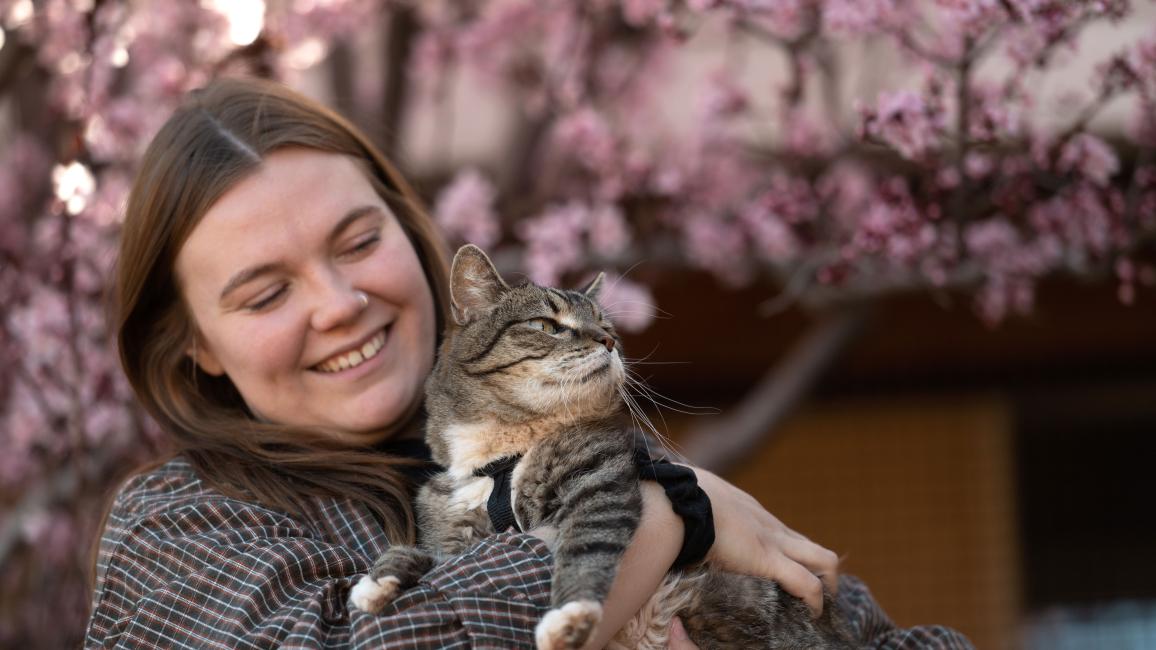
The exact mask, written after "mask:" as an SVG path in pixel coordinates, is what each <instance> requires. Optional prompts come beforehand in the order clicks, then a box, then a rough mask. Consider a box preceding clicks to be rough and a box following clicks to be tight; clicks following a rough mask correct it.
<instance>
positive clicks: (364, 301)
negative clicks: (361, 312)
mask: <svg viewBox="0 0 1156 650" xmlns="http://www.w3.org/2000/svg"><path fill="white" fill-rule="evenodd" d="M356 293H357V302H359V303H361V308H362V309H365V308H366V307H368V306H369V295H367V294H366V293H365V292H364V291H357V292H356Z"/></svg>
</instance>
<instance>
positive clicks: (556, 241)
mask: <svg viewBox="0 0 1156 650" xmlns="http://www.w3.org/2000/svg"><path fill="white" fill-rule="evenodd" d="M589 214H590V209H589V207H588V206H586V205H585V204H582V203H579V202H576V201H572V202H570V203H566V204H553V205H550V206H547V207H546V209H545V210H544V211H543V212H542V213H541V214H539V215H538V216H535V217H533V218H530V219H527V220H525V221H523V222H521V223H519V224H518V235H519V237H521V238H522V240H523V241H524V242H526V246H527V250H526V260H525V265H526V270H527V271H528V273H529V275H530V279H531V280H532V281H533V282H535V283H537V284H540V285H543V286H557V285H558V283H559V281H560V280H561V277H562V274H563V273H566V272H569V271H573V270H576V269H578V268H579V267H580V266H581V264H582V256H583V252H584V250H583V249H584V247H583V245H582V238H583V235H585V234H586V223H587V220H588V218H589Z"/></svg>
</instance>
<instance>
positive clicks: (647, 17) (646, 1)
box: [621, 0, 669, 27]
mask: <svg viewBox="0 0 1156 650" xmlns="http://www.w3.org/2000/svg"><path fill="white" fill-rule="evenodd" d="M621 2H622V17H623V19H625V21H626V24H628V25H632V26H634V27H642V26H644V25H646V24H647V23H649V22H651V21H653V20H655V19H656V18H658V17H659V16H660V15H661V14H662V13H664V12H666V11H668V10H669V7H668V0H621Z"/></svg>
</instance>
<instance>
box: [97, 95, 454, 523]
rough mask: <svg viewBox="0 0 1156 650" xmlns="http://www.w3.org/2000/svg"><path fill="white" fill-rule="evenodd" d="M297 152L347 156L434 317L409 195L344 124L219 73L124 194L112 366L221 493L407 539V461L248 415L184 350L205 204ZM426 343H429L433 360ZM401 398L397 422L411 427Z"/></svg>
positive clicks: (175, 118) (189, 337)
mask: <svg viewBox="0 0 1156 650" xmlns="http://www.w3.org/2000/svg"><path fill="white" fill-rule="evenodd" d="M283 147H305V148H309V149H315V150H320V151H324V152H330V153H338V154H343V155H346V156H349V157H351V158H353V159H354V160H356V161H358V162H359V164H360V165H361V167H362V168H363V169H364V170H365V172H366V173H367V175H368V177H369V180H370V182H371V183H372V184H373V186H374V188H375V189H376V191H377V192H378V194H380V195H381V197H382V199H383V200H384V201H385V202H386V205H388V206H389V207H390V209H391V210H392V211H393V213H394V214H395V215H396V216H397V219H398V221H399V222H400V223H401V226H402V228H403V229H404V230H405V232H406V234H407V235H408V236H409V239H410V241H411V243H412V244H413V246H414V249H415V250H416V251H417V254H418V257H419V259H420V260H421V264H422V268H423V269H424V271H425V276H426V279H427V280H428V282H429V284H430V288H431V290H432V292H433V297H434V300H435V302H436V304H437V305H438V310H437V321H438V322H437V331H439V332H440V331H441V329H442V326H443V324H444V323H445V316H446V315H445V311H444V310H445V305H447V304H448V302H449V301H448V297H449V296H448V279H447V277H448V271H447V260H446V252H445V248H444V246H443V244H442V241H441V238H440V236H439V235H438V233H437V231H436V229H435V227H434V225H433V223H432V221H431V219H430V218H429V217H428V215H427V213H426V212H425V210H424V209H423V208H422V206H421V203H420V201H419V200H418V198H417V195H416V194H415V192H414V191H413V189H412V188H411V187H410V186H409V185H408V183H406V181H405V180H404V179H403V178H402V177H401V175H400V174H399V173H398V172H397V170H396V169H395V168H394V167H393V165H391V164H390V163H389V161H387V160H386V159H385V158H384V156H382V155H381V154H380V153H379V152H378V151H377V150H376V149H375V148H374V147H373V145H372V144H371V143H370V142H369V140H368V139H367V138H366V137H365V136H364V135H363V134H361V133H360V132H359V131H358V130H357V129H356V128H355V127H354V126H352V125H351V124H350V123H349V122H347V121H346V120H344V119H343V118H341V117H340V116H339V115H337V114H336V113H334V112H333V111H331V110H329V109H327V108H325V107H323V106H321V105H319V104H317V103H316V102H313V101H311V100H309V99H307V98H305V97H303V96H301V95H299V94H297V93H295V92H293V91H291V90H289V89H288V88H285V87H284V86H281V85H278V84H276V83H273V82H268V81H261V80H256V79H220V80H217V81H214V82H212V83H211V84H210V85H208V86H206V87H205V88H202V89H200V90H197V91H193V92H192V93H190V94H189V95H188V97H187V98H186V99H185V101H184V103H183V104H182V105H181V106H180V108H178V109H177V111H176V112H175V113H174V114H173V115H172V117H170V118H169V120H168V122H166V123H165V125H164V126H163V127H162V128H161V129H160V131H159V132H158V133H157V135H156V136H155V137H154V138H153V141H152V143H151V144H150V145H149V147H148V150H147V151H146V153H145V155H144V158H143V159H142V161H141V164H140V171H139V172H138V174H137V177H136V180H135V182H134V184H133V187H132V191H131V193H130V195H129V199H128V205H127V209H126V215H125V222H124V230H123V234H122V240H121V247H120V257H119V261H118V266H117V272H116V283H115V287H114V293H113V296H112V298H113V318H114V321H113V323H114V324H115V327H116V332H117V342H118V344H119V350H120V360H121V364H122V366H123V367H124V372H125V374H126V375H127V376H128V379H129V381H130V382H131V384H132V386H133V389H134V390H135V391H136V394H137V397H138V398H139V399H140V401H141V403H142V404H143V405H144V407H145V408H146V409H147V410H148V411H149V413H150V414H151V415H152V416H153V417H154V418H155V419H156V420H157V421H158V422H159V423H160V425H161V426H162V427H163V428H164V429H166V430H167V431H168V432H170V433H171V435H172V436H173V438H174V439H175V443H176V444H175V447H176V451H177V452H180V453H182V454H184V455H185V456H186V457H187V458H188V459H189V460H190V461H191V463H192V464H193V466H194V468H195V469H196V470H197V472H198V473H199V475H200V476H201V477H203V478H204V479H205V480H206V481H208V482H209V483H210V484H211V485H212V486H213V487H215V488H217V489H219V490H221V491H222V492H225V493H226V494H231V495H236V496H243V497H245V498H255V499H257V500H258V501H261V502H263V503H265V504H266V505H270V506H273V507H277V508H281V509H284V510H287V511H290V512H298V513H301V512H304V511H306V509H307V508H308V505H307V497H309V496H345V497H351V498H354V499H358V500H360V501H362V502H363V503H365V504H366V505H368V506H369V507H370V508H371V509H372V510H373V512H374V513H375V514H376V515H377V517H378V518H379V519H380V520H381V522H382V524H383V527H384V529H385V531H386V534H387V535H388V536H389V538H390V539H392V540H394V541H412V540H413V538H414V531H415V525H414V517H413V512H412V508H411V507H410V497H411V488H410V486H409V485H408V483H407V481H406V480H405V479H404V478H403V475H402V473H401V472H400V471H399V467H400V466H402V465H405V464H411V463H412V461H409V460H407V459H403V458H397V457H391V456H389V455H387V454H383V453H381V452H379V451H374V450H371V449H350V448H347V447H342V446H340V445H339V444H338V443H337V442H335V437H334V436H332V435H327V432H325V431H319V430H311V429H304V428H299V427H296V428H295V427H288V426H283V425H278V424H272V423H267V422H261V421H258V420H256V419H255V418H253V417H251V415H250V413H249V412H248V409H247V408H246V406H245V403H244V401H243V400H242V399H241V395H240V394H239V393H238V391H237V389H236V388H235V387H234V386H233V384H232V383H231V382H230V381H229V379H228V378H227V377H214V376H211V375H209V374H207V373H205V372H203V371H201V370H200V369H199V368H198V367H197V366H196V364H195V363H193V361H192V360H191V359H190V358H189V356H188V354H187V351H188V350H189V348H190V345H191V344H192V342H193V341H194V336H195V324H194V322H193V319H192V316H191V313H190V311H189V309H188V308H187V306H186V305H185V303H184V302H183V300H182V298H181V294H180V291H179V287H178V284H177V279H176V275H175V272H174V265H175V261H176V257H177V253H178V251H180V249H181V246H182V245H183V244H184V242H185V240H186V239H187V238H188V236H189V234H190V233H191V232H192V230H193V228H195V227H196V225H197V224H198V223H199V222H200V219H201V217H202V216H204V214H205V213H206V211H208V209H209V207H210V206H212V205H213V203H214V202H216V201H217V199H218V198H220V197H221V196H222V195H223V194H224V193H225V192H226V191H227V190H228V189H230V188H231V187H233V186H234V185H235V184H236V183H237V182H239V181H240V180H242V179H243V178H245V177H247V176H248V175H249V174H252V173H253V172H255V171H256V169H257V168H258V167H259V166H260V165H261V161H262V160H263V159H264V158H265V157H266V156H267V155H268V154H270V153H271V152H273V151H275V150H277V149H281V148H283ZM432 353H433V351H431V354H432ZM419 418H420V405H417V404H415V405H413V407H412V408H411V409H410V411H409V412H408V414H407V415H406V416H404V417H403V418H401V421H399V422H396V423H394V425H393V426H394V427H396V428H397V429H398V430H401V429H405V428H411V427H413V426H416V424H417V420H418V419H419Z"/></svg>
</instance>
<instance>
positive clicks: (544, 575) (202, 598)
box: [85, 498, 552, 648]
mask: <svg viewBox="0 0 1156 650" xmlns="http://www.w3.org/2000/svg"><path fill="white" fill-rule="evenodd" d="M369 563H370V559H369V558H367V557H365V556H364V555H363V554H362V553H360V552H358V551H356V550H353V549H349V548H347V547H344V546H341V545H336V544H332V543H328V542H325V541H322V540H320V539H318V538H317V537H316V536H314V535H312V534H310V532H309V531H308V530H306V529H305V528H304V527H303V526H301V525H300V524H298V523H297V522H295V521H294V520H293V519H291V518H289V517H288V516H286V515H284V514H280V513H276V512H273V511H270V510H266V509H264V508H261V507H260V506H257V505H255V504H250V503H247V502H242V501H235V500H229V499H225V498H214V499H207V500H205V499H201V500H196V501H194V502H192V503H186V504H184V505H181V506H180V507H165V508H161V509H160V510H157V511H154V512H151V513H149V514H146V515H143V516H142V515H127V514H126V513H125V512H123V511H122V510H120V509H118V508H115V507H114V509H113V512H112V514H111V515H110V518H109V522H108V524H107V525H106V528H105V534H104V536H103V538H102V543H101V549H100V552H99V558H98V564H97V571H98V583H97V592H96V594H95V596H94V602H93V614H92V618H91V621H90V623H89V630H88V634H87V638H86V642H85V647H86V648H97V647H101V648H110V647H116V648H156V647H164V648H272V647H279V648H362V647H374V648H516V647H530V646H531V645H532V643H533V638H534V636H533V630H534V624H535V623H536V622H537V620H538V619H539V617H540V616H541V615H542V613H543V612H544V611H545V610H546V609H547V607H548V604H549V592H550V579H551V571H550V568H551V565H552V559H551V557H550V553H549V551H548V549H547V547H546V545H545V544H544V543H542V542H541V540H538V539H537V538H534V537H530V536H527V535H522V534H513V533H507V534H503V535H497V536H493V537H490V538H488V539H486V540H484V541H482V542H480V543H479V544H477V545H475V546H474V547H472V548H471V549H470V550H469V551H468V552H467V553H465V554H464V555H462V556H460V557H458V558H455V559H454V560H452V561H450V562H447V563H445V564H442V565H440V566H438V567H435V568H434V569H433V570H432V571H431V572H430V573H429V574H427V575H426V576H425V577H424V578H423V580H422V583H421V584H420V585H419V586H418V587H415V588H413V589H411V590H409V591H407V592H405V593H404V594H403V595H402V596H401V597H400V598H399V599H398V600H397V601H396V602H395V603H394V604H393V606H391V607H390V608H388V609H387V610H386V611H385V612H384V613H383V614H381V615H379V616H371V615H368V614H365V613H363V612H359V611H352V612H351V611H350V610H349V609H348V608H347V606H346V600H347V598H348V591H349V588H350V586H351V585H352V584H354V583H355V581H356V579H357V578H358V577H359V574H362V573H365V572H366V571H367V570H368V568H369Z"/></svg>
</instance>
